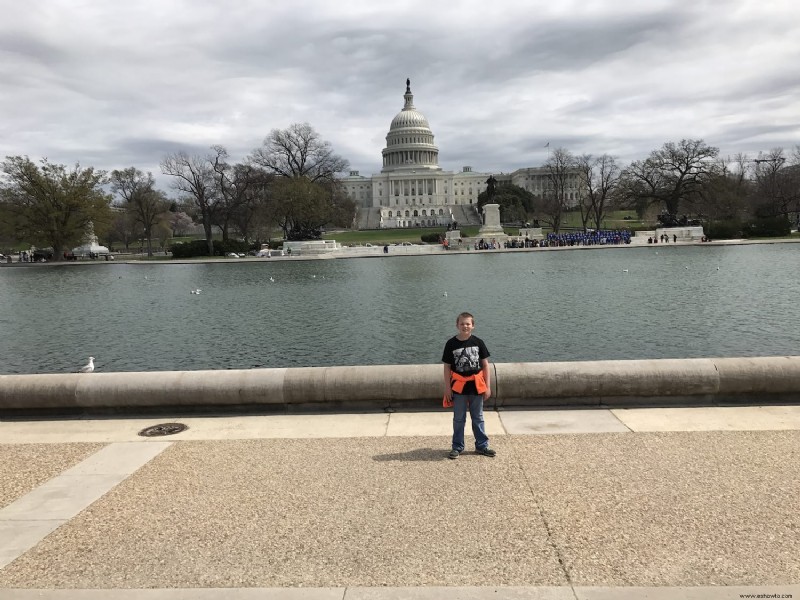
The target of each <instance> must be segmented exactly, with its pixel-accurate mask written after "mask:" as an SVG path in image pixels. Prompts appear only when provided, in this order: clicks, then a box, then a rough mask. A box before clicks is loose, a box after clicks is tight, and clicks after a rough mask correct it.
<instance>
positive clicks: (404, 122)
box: [389, 108, 431, 131]
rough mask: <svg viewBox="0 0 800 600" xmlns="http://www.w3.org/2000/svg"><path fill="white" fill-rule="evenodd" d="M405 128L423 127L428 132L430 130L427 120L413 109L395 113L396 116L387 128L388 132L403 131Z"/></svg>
mask: <svg viewBox="0 0 800 600" xmlns="http://www.w3.org/2000/svg"><path fill="white" fill-rule="evenodd" d="M405 127H424V128H425V129H427V130H428V131H430V129H431V127H430V125H428V119H426V118H425V115H423V114H422V113H421V112H419V111H418V110H415V109H413V108H410V109H405V108H404V109H403V110H401V111H400V112H399V113H397V116H396V117H395V118H394V119H392V124H391V125H390V126H389V131H394V130H395V129H403V128H405Z"/></svg>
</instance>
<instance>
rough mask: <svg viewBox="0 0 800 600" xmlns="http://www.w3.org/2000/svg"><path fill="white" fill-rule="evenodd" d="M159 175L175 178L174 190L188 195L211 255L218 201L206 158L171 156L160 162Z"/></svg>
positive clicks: (182, 154)
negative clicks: (215, 211) (200, 222)
mask: <svg viewBox="0 0 800 600" xmlns="http://www.w3.org/2000/svg"><path fill="white" fill-rule="evenodd" d="M161 172H162V173H164V175H172V176H173V177H175V180H174V182H173V185H174V187H175V189H176V190H179V191H181V192H184V193H185V194H188V196H189V198H191V199H192V202H193V203H194V205H195V207H196V208H197V210H198V212H199V213H200V218H201V220H202V223H203V231H204V232H205V235H206V243H207V245H208V254H209V255H210V256H213V255H214V240H213V237H212V236H213V233H212V230H211V227H212V225H213V219H214V210H215V205H216V202H217V195H216V185H215V181H214V169H213V168H212V167H211V161H210V160H209V158H204V157H202V156H196V155H195V156H189V155H188V154H186V153H185V152H176V153H174V154H170V155H168V156H166V157H165V158H164V160H162V161H161Z"/></svg>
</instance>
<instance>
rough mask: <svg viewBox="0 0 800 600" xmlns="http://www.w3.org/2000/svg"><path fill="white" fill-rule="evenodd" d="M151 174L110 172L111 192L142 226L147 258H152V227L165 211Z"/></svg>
mask: <svg viewBox="0 0 800 600" xmlns="http://www.w3.org/2000/svg"><path fill="white" fill-rule="evenodd" d="M155 184H156V181H155V179H153V175H152V173H149V172H148V173H147V174H146V175H145V174H144V173H143V172H142V171H140V170H139V169H136V168H134V167H128V168H127V169H123V170H121V171H119V170H114V171H112V172H111V190H112V191H113V192H114V193H116V194H119V196H120V197H121V198H122V200H123V201H124V207H125V210H127V211H129V212H130V213H131V214H132V215H133V217H134V220H135V222H137V223H139V224H140V225H141V226H142V230H143V231H144V236H145V238H146V239H147V256H153V227H154V226H155V225H156V224H157V223H158V222H159V220H160V215H161V214H162V213H163V212H164V211H165V210H166V209H167V206H168V201H167V198H166V196H165V194H164V193H163V192H162V191H160V190H157V189H155Z"/></svg>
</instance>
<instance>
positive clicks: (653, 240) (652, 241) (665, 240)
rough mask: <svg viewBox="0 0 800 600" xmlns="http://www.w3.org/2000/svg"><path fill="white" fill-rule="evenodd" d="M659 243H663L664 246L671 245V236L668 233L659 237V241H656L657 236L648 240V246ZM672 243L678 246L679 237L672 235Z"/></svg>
mask: <svg viewBox="0 0 800 600" xmlns="http://www.w3.org/2000/svg"><path fill="white" fill-rule="evenodd" d="M659 242H661V243H662V244H668V243H669V236H668V235H667V234H666V233H662V234H661V235H660V236H658V239H656V237H655V236H652V237H649V238H647V243H648V244H657V243H659ZM672 243H673V244H677V243H678V236H677V235H675V234H672Z"/></svg>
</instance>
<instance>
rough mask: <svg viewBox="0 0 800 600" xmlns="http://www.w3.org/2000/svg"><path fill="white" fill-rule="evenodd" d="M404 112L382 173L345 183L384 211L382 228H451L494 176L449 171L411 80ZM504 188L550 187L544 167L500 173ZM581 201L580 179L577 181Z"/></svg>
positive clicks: (395, 123) (353, 175) (536, 191)
mask: <svg viewBox="0 0 800 600" xmlns="http://www.w3.org/2000/svg"><path fill="white" fill-rule="evenodd" d="M403 98H404V100H405V103H404V106H403V109H402V110H401V111H400V112H399V113H397V115H396V116H395V117H394V119H392V123H391V125H390V126H389V133H388V134H387V135H386V147H385V148H384V149H383V151H382V156H383V167H382V169H381V172H380V173H378V174H375V175H372V176H371V177H364V176H362V175H360V174H359V173H358V171H351V172H350V175H349V176H348V177H345V178H343V179H342V183H343V184H344V186H345V189H346V191H347V193H348V195H349V196H350V198H352V199H353V200H354V201H355V202H356V204H357V205H358V206H359V207H360V208H363V209H367V210H369V209H373V210H376V209H379V211H380V219H379V223H378V226H379V227H381V228H399V227H433V226H439V225H449V224H451V223H452V222H453V221H454V220H458V218H457V217H458V215H459V214H464V213H465V211H466V212H467V213H468V214H472V213H473V212H475V211H476V209H477V204H478V194H480V193H481V192H482V191H484V190H485V189H486V180H487V179H488V178H489V177H490V175H491V174H490V173H479V172H474V171H473V170H472V167H464V168H463V169H462V171H461V172H452V171H443V170H442V168H441V167H440V166H439V148H438V147H437V146H436V145H435V143H434V136H433V132H432V131H431V128H430V125H429V124H428V120H427V119H426V118H425V116H424V115H423V114H422V113H420V112H419V111H418V110H417V109H416V107H415V106H414V95H413V94H412V93H411V82H410V81H409V80H406V92H405V94H404V95H403ZM495 179H496V180H497V182H498V184H502V183H513V184H514V185H518V186H519V187H521V188H523V189H526V190H528V191H530V192H531V193H532V194H533V195H534V196H537V197H541V196H542V194H543V192H544V190H545V188H546V186H547V170H546V169H545V168H543V167H529V168H524V169H518V170H516V171H514V172H513V173H510V174H499V175H497V174H495ZM574 186H575V189H574V190H569V191H568V195H569V196H570V199H572V198H571V196H572V195H573V194H574V197H575V201H576V202H577V194H578V187H579V186H578V180H577V177H575V178H574Z"/></svg>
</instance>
